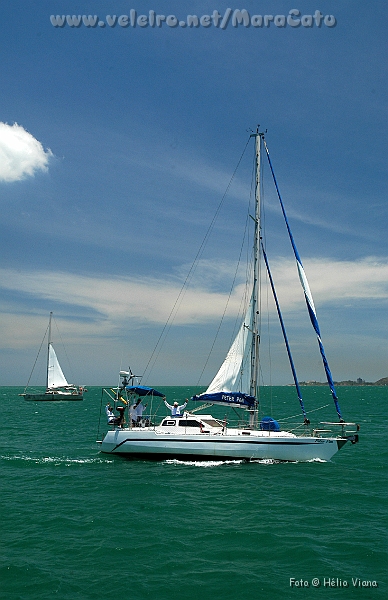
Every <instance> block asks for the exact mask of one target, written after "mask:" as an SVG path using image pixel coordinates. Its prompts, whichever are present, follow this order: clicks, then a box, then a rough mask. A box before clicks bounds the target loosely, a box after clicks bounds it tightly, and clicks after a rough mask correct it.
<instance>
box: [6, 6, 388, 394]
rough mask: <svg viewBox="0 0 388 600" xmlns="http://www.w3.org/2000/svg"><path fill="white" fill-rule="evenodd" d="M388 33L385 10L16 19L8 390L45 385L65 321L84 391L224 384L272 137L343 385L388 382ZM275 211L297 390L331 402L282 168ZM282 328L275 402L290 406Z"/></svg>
mask: <svg viewBox="0 0 388 600" xmlns="http://www.w3.org/2000/svg"><path fill="white" fill-rule="evenodd" d="M227 9H231V10H230V11H229V12H228V10H227ZM237 9H239V10H240V11H242V10H243V9H245V10H246V11H247V13H248V14H249V19H250V26H249V27H248V26H246V24H244V23H243V22H241V23H238V21H236V20H235V21H233V14H234V12H233V11H235V10H237ZM131 11H132V12H131ZM290 11H291V12H290ZM316 11H318V12H316ZM385 12H386V10H385V2H383V1H382V0H377V1H374V2H372V3H369V4H368V5H367V6H366V5H365V3H364V2H361V1H359V0H352V1H350V0H348V1H347V0H343V1H342V2H341V3H337V2H334V1H326V0H322V1H320V2H312V1H311V0H310V1H309V2H306V1H300V2H298V3H288V2H285V1H282V0H279V1H277V0H273V1H271V2H260V3H257V2H252V1H251V0H249V1H248V0H247V1H246V2H245V3H244V4H241V3H240V4H239V5H236V6H234V5H231V4H225V3H224V2H221V3H218V4H217V3H211V2H208V1H204V2H185V1H183V0H181V1H179V2H177V1H176V0H163V1H159V2H158V3H155V4H152V3H151V2H150V1H149V2H144V1H143V0H141V1H140V0H138V1H137V2H134V3H128V2H123V1H121V0H109V1H106V0H94V1H90V0H87V1H85V2H74V1H72V0H67V1H66V2H64V1H63V0H50V1H48V0H40V2H39V3H38V4H36V5H35V6H33V5H28V3H26V2H24V1H21V0H14V1H13V2H12V5H11V4H9V3H8V4H7V3H3V5H2V7H1V19H0V29H1V37H0V40H1V41H0V44H1V46H2V48H1V55H2V60H1V62H0V73H1V91H0V203H1V218H0V227H1V235H0V245H1V252H0V257H1V262H0V385H20V386H23V385H25V384H26V383H27V381H28V379H29V377H30V373H31V369H32V367H33V365H34V362H35V358H36V354H37V352H38V349H39V347H40V344H41V342H42V339H43V336H44V334H45V331H46V328H47V323H48V318H49V313H50V311H52V312H53V314H54V326H53V341H54V344H55V347H56V350H57V354H58V357H59V360H60V362H61V365H62V368H63V370H64V372H65V375H66V376H67V378H68V380H71V382H72V383H77V384H86V385H113V384H115V383H116V382H117V379H118V372H119V370H121V369H127V368H128V367H131V369H132V370H133V371H134V372H135V373H136V374H139V375H140V374H141V375H143V374H144V379H143V383H144V384H147V385H202V386H206V385H207V384H208V383H209V382H210V380H211V379H212V378H213V376H214V375H215V373H216V371H217V370H218V368H219V366H220V364H221V362H222V360H223V357H224V356H225V354H226V352H227V350H228V346H229V342H230V340H231V338H232V336H233V330H234V327H235V322H236V318H237V314H238V310H239V306H240V293H241V290H242V288H243V277H242V275H241V274H238V275H237V276H235V273H236V264H237V261H238V257H239V253H240V251H241V240H242V238H243V235H244V231H245V229H244V228H245V223H246V220H247V211H249V208H247V207H248V203H249V198H250V194H251V180H252V164H253V140H252V139H250V133H251V132H252V131H255V130H256V127H257V126H258V125H260V129H261V130H262V131H265V132H266V134H265V138H266V141H267V144H268V148H269V151H270V154H271V159H272V163H273V165H274V169H275V173H276V177H277V181H278V183H279V187H280V190H281V194H282V198H283V201H284V203H285V206H286V210H287V214H288V217H289V221H290V225H291V228H292V231H293V234H294V237H295V240H296V244H297V246H298V250H299V253H300V255H301V257H302V261H303V264H304V267H305V271H306V273H307V277H308V279H309V282H310V287H311V290H312V294H313V297H314V301H315V305H316V309H317V314H318V319H319V323H320V327H321V333H322V339H323V343H324V346H325V349H326V354H327V357H328V360H329V364H330V368H331V371H332V373H333V377H334V379H335V380H337V381H340V380H345V379H357V378H359V377H360V378H362V379H365V380H366V381H376V380H378V379H380V378H382V377H386V376H388V348H387V337H388V336H387V334H388V331H387V300H388V241H387V235H386V229H387V225H386V224H387V220H388V215H387V151H386V149H387V142H386V140H387V43H386V39H387V38H386V26H385ZM228 14H229V20H227V19H226V15H228ZM317 14H318V17H319V15H322V16H321V17H319V18H318V17H317V16H316V15H317ZM52 15H53V16H54V17H55V19H56V16H57V15H58V16H60V17H62V15H64V16H65V17H66V15H70V16H71V17H72V16H73V15H75V16H78V15H81V16H82V15H86V16H89V15H90V16H92V17H94V15H96V16H97V17H98V19H97V21H96V25H95V26H94V27H87V26H86V25H85V23H84V22H82V21H81V23H80V25H79V26H78V27H75V26H70V25H69V22H67V21H66V20H65V22H64V24H63V26H62V27H60V26H55V19H54V24H53V20H50V17H51V16H52ZM158 15H164V17H166V19H165V20H162V19H159V25H157V24H156V22H154V24H153V25H152V19H154V21H155V20H156V17H157V16H158ZM188 15H196V16H198V19H200V18H202V19H201V21H200V22H199V24H198V26H197V27H195V26H183V23H184V22H185V23H186V24H187V16H188ZM217 15H220V16H219V17H217ZM258 15H261V17H262V21H261V26H260V18H259V17H258ZM265 15H272V18H265ZM314 15H315V17H314ZM224 17H225V22H224V23H223V21H222V20H223V19H224ZM131 18H132V22H134V23H135V26H132V22H131ZM217 19H218V23H217ZM287 19H288V20H287ZM298 19H299V20H300V24H299V26H295V24H296V23H297V22H298ZM318 20H320V21H321V22H320V26H318V25H317V22H318ZM114 22H115V23H116V24H115V26H113V23H114ZM56 23H57V25H58V21H56ZM216 23H217V24H216ZM73 24H74V22H73ZM143 25H147V26H143ZM241 157H242V158H241ZM240 159H241V160H240ZM237 166H238V168H237V170H236V167H237ZM265 169H267V171H265ZM230 182H231V184H230ZM229 184H230V185H229ZM264 201H265V202H266V203H267V204H266V208H265V213H264V214H265V220H263V223H264V222H265V227H266V229H265V239H266V244H267V254H268V257H269V261H270V263H271V268H272V272H273V276H274V279H275V284H276V287H277V292H278V296H279V300H280V304H281V307H282V311H283V317H284V320H285V324H286V328H287V330H288V334H289V338H290V344H291V349H292V351H293V354H294V359H295V363H296V368H297V371H298V375H299V379H300V380H316V381H324V371H323V367H322V362H321V359H320V355H319V351H318V346H317V342H316V338H315V334H314V331H313V330H312V328H311V325H310V323H309V321H308V316H307V313H306V310H305V304H304V299H303V293H302V291H301V289H300V285H299V281H298V277H297V272H296V267H295V262H294V260H293V256H292V253H291V249H290V244H289V240H288V239H287V232H286V230H285V226H284V223H283V222H282V220H281V216H280V212H279V207H278V205H277V200H276V195H275V193H274V191H273V186H272V184H271V180H270V176H269V172H268V168H267V167H266V166H265V165H264ZM220 206H221V208H220V210H218V209H219V207H220ZM215 215H217V218H216V220H215V221H214V217H215ZM248 220H249V219H248ZM209 227H211V228H210V229H209ZM194 261H195V262H194ZM193 265H194V268H193ZM186 283H187V285H186ZM228 298H229V303H228V305H227V309H225V306H226V302H227V300H228ZM262 302H263V307H264V304H265V303H268V305H269V306H271V302H272V301H271V299H269V300H267V296H266V292H265V293H263V300H262ZM272 304H273V303H272ZM225 310H226V312H225V316H224V318H223V320H222V326H221V327H220V322H221V318H222V316H223V314H224V311H225ZM271 311H272V312H271V315H272V316H270V317H269V318H268V321H267V325H268V326H267V325H265V327H266V329H268V330H269V331H270V333H271V337H270V338H269V340H268V342H267V341H266V342H265V343H264V342H263V351H262V355H263V366H262V375H263V379H262V382H263V384H265V385H269V384H273V385H275V384H279V385H283V384H287V383H291V381H292V376H291V372H290V370H289V367H288V366H287V359H286V354H285V350H284V348H283V344H282V343H281V339H280V337H279V333H278V331H277V328H276V326H275V325H276V324H275V319H274V315H273V306H271ZM218 330H219V332H218V335H217V337H216V342H214V339H215V336H216V334H217V331H218ZM272 331H273V333H272ZM263 339H264V336H263ZM264 346H265V347H264ZM267 350H268V352H267ZM44 379H45V376H44V373H43V372H42V371H40V372H36V371H34V374H33V377H32V380H31V381H32V382H34V383H35V384H39V383H41V384H44Z"/></svg>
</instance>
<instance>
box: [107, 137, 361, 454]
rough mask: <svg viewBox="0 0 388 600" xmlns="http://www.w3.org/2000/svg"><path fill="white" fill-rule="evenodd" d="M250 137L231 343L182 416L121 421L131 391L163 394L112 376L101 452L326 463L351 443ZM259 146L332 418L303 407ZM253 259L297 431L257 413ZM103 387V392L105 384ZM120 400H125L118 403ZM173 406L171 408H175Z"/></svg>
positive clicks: (260, 140)
mask: <svg viewBox="0 0 388 600" xmlns="http://www.w3.org/2000/svg"><path fill="white" fill-rule="evenodd" d="M251 137H254V138H255V155H256V161H255V170H256V183H255V216H254V217H252V218H253V221H254V238H253V246H254V248H253V250H254V252H253V266H252V271H251V272H252V282H251V295H250V302H249V305H248V306H247V309H246V312H245V315H244V318H243V320H242V323H241V326H240V329H239V331H238V333H237V336H236V337H235V340H234V342H233V344H232V345H231V348H230V350H229V352H228V354H227V356H226V359H225V361H224V362H223V364H222V365H221V367H220V369H219V371H218V373H217V374H216V376H215V377H214V379H213V381H212V382H211V383H210V385H209V386H208V388H207V390H206V391H205V392H203V393H201V394H199V395H197V396H193V397H192V398H191V401H192V402H195V403H201V405H202V406H200V407H199V408H195V409H193V410H192V411H191V412H187V411H185V412H183V414H175V415H174V414H172V415H171V416H168V417H165V418H164V419H163V420H162V421H161V422H160V424H159V425H156V426H155V425H153V424H152V421H153V417H152V416H151V417H149V418H147V420H143V421H141V422H140V423H139V422H135V423H133V422H132V421H131V419H130V418H129V417H128V419H127V421H126V420H125V416H124V413H125V411H126V407H129V405H130V403H131V400H132V401H133V399H134V398H135V397H139V398H143V397H144V396H146V397H148V398H150V399H151V403H152V400H153V398H154V397H156V398H157V397H163V394H162V393H161V392H159V391H157V390H155V389H152V388H146V387H142V386H134V385H132V382H129V381H128V378H127V377H126V375H125V373H123V372H122V373H121V374H120V375H121V377H122V379H123V380H122V385H121V387H119V388H118V389H117V393H116V394H115V395H114V396H112V395H111V396H110V398H111V399H112V400H113V401H114V403H115V407H116V408H117V410H118V411H119V412H120V418H118V419H116V422H115V423H114V424H113V425H112V426H111V429H110V430H109V431H108V432H107V433H106V435H105V437H104V438H103V440H102V441H100V442H99V443H100V444H101V451H102V452H104V453H110V454H121V455H125V456H128V457H142V458H159V459H165V458H170V459H171V458H174V459H185V460H205V459H207V460H209V459H211V460H217V459H218V460H222V459H244V460H261V459H270V460H279V461H309V460H314V459H320V460H324V461H328V460H330V459H331V457H332V456H333V455H334V454H335V453H336V452H337V451H338V450H339V449H341V448H342V446H344V445H345V444H346V443H347V442H348V441H350V442H351V443H356V442H358V433H357V432H358V430H359V426H358V425H357V424H355V423H346V422H345V421H344V419H343V418H342V414H341V411H340V407H339V403H338V398H337V394H336V391H335V387H334V382H333V379H332V376H331V372H330V369H329V365H328V362H327V359H326V356H325V352H324V349H323V345H322V340H321V334H320V330H319V325H318V321H317V318H316V312H315V307H314V302H313V299H312V295H311V291H310V288H309V285H308V282H307V278H306V275H305V272H304V269H303V265H302V262H301V260H300V257H299V254H298V251H297V249H296V245H295V242H294V239H293V237H292V233H291V230H290V228H289V224H288V220H287V216H286V213H285V210H284V205H283V202H282V199H281V197H280V192H279V188H278V186H277V182H276V179H275V175H274V172H273V169H272V164H271V161H270V157H269V152H268V148H267V145H266V142H265V139H264V134H263V133H260V132H259V131H258V130H257V131H256V133H254V134H252V136H251ZM263 148H264V149H265V152H266V155H267V158H268V161H269V165H270V169H271V172H272V176H273V179H274V183H275V187H276V190H277V193H278V197H279V201H280V204H281V208H282V211H283V216H284V219H285V222H286V225H287V230H288V233H289V237H290V241H291V245H292V248H293V251H294V255H295V258H296V262H297V268H298V273H299V278H300V282H301V284H302V288H303V291H304V295H305V299H306V303H307V307H308V312H309V315H310V319H311V322H312V325H313V327H314V330H315V332H316V335H317V339H318V345H319V349H320V352H321V356H322V360H323V365H324V369H325V373H326V376H327V380H328V384H329V387H330V390H331V393H332V397H333V400H334V405H335V409H336V412H337V416H338V422H333V423H328V422H325V423H321V424H319V425H316V426H315V427H313V426H312V425H311V423H310V420H309V419H308V416H307V413H306V410H305V408H304V404H303V400H302V394H301V390H300V387H299V383H298V380H297V376H296V370H295V367H294V363H293V360H292V356H291V351H290V346H289V343H288V339H287V335H286V331H285V326H284V322H283V318H282V314H281V311H280V306H279V302H278V299H277V295H276V290H275V286H274V282H273V279H272V275H271V272H270V269H269V264H268V259H267V255H266V252H265V248H264V245H263V241H262V233H261V219H260V211H261V198H260V189H261V174H260V169H261V154H262V151H263ZM261 259H263V261H264V263H265V265H266V268H267V272H268V276H269V280H270V284H271V289H272V292H273V296H274V301H275V305H276V308H277V312H278V316H279V320H280V325H281V329H282V332H283V337H284V341H285V345H286V349H287V353H288V357H289V360H290V366H291V371H292V374H293V378H294V382H295V386H296V390H297V395H298V399H299V403H300V406H301V409H302V415H303V423H302V424H301V426H299V427H302V428H303V433H297V432H296V431H291V430H282V429H281V427H280V425H279V423H278V422H277V421H275V420H274V419H273V418H271V417H263V416H260V418H259V414H260V407H259V402H258V398H259V380H258V379H259V377H258V376H259V346H260V331H259V329H260V322H259V321H260V319H259V312H258V307H259V283H258V282H259V278H260V273H259V263H260V261H261ZM127 375H128V374H127ZM104 391H106V392H108V393H109V390H104ZM123 404H125V406H122V405H123ZM212 405H221V406H224V407H225V406H228V407H231V408H232V409H234V410H235V411H236V409H240V410H239V411H238V412H239V413H240V415H241V418H239V424H238V425H236V426H230V424H229V423H228V421H227V420H226V419H219V418H215V417H214V416H213V415H211V414H209V413H208V414H199V413H197V411H199V410H200V409H201V408H202V409H204V410H208V409H209V407H210V406H212ZM175 412H177V411H176V410H175ZM173 413H174V411H173ZM178 413H179V411H178ZM126 423H127V424H126ZM139 425H140V426H139ZM299 431H300V429H299Z"/></svg>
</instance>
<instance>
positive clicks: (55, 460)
mask: <svg viewBox="0 0 388 600" xmlns="http://www.w3.org/2000/svg"><path fill="white" fill-rule="evenodd" d="M0 460H4V461H21V462H30V463H34V464H37V465H43V464H53V465H55V466H59V465H65V466H69V467H70V466H72V465H84V464H102V463H106V462H113V459H106V458H104V459H102V458H100V457H97V458H64V457H58V456H41V457H39V456H20V455H19V456H17V455H14V456H0Z"/></svg>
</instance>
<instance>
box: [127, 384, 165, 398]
mask: <svg viewBox="0 0 388 600" xmlns="http://www.w3.org/2000/svg"><path fill="white" fill-rule="evenodd" d="M125 389H126V390H127V392H129V393H130V394H137V395H138V396H160V397H161V398H164V397H165V394H162V392H159V391H158V390H155V389H154V388H150V387H146V386H145V385H127V386H126V388H125Z"/></svg>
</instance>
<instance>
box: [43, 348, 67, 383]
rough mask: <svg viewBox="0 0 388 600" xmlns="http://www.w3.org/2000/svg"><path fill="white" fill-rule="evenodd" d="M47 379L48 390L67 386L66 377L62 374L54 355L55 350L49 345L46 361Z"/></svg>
mask: <svg viewBox="0 0 388 600" xmlns="http://www.w3.org/2000/svg"><path fill="white" fill-rule="evenodd" d="M47 369H48V377H47V382H48V383H47V386H48V388H57V387H63V386H66V385H69V384H68V383H67V381H66V377H65V376H64V374H63V371H62V369H61V365H60V364H59V362H58V359H57V355H56V354H55V350H54V348H53V346H52V344H50V346H49V360H48V366H47Z"/></svg>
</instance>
